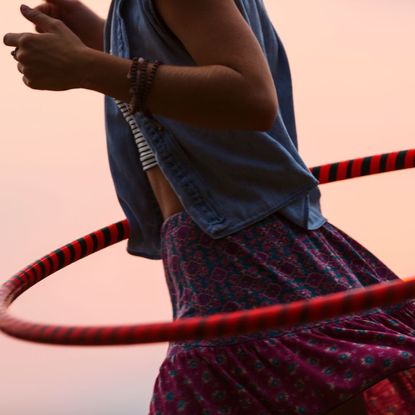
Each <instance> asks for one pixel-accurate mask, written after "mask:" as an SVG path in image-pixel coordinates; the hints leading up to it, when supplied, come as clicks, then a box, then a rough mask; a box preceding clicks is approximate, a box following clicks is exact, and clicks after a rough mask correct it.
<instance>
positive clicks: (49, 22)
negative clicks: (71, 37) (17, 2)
mask: <svg viewBox="0 0 415 415" xmlns="http://www.w3.org/2000/svg"><path fill="white" fill-rule="evenodd" d="M20 11H21V12H22V14H23V16H24V17H26V19H27V20H29V21H31V22H32V23H34V24H35V25H36V26H37V27H39V28H40V29H41V30H42V31H44V32H55V31H56V22H58V21H59V20H57V19H54V18H53V17H50V16H48V15H47V14H45V13H42V12H41V11H40V10H36V9H31V8H30V7H29V6H26V5H25V4H22V5H21V6H20Z"/></svg>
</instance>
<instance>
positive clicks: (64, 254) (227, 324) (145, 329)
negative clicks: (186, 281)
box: [0, 149, 415, 346]
mask: <svg viewBox="0 0 415 415" xmlns="http://www.w3.org/2000/svg"><path fill="white" fill-rule="evenodd" d="M413 167H415V149H411V150H405V151H398V152H394V153H386V154H380V155H375V156H370V157H364V158H358V159H353V160H347V161H342V162H338V163H333V164H326V165H322V166H317V167H313V168H311V169H310V171H311V173H312V174H313V175H314V176H315V177H316V179H317V180H319V182H320V184H324V183H329V182H334V181H340V180H345V179H350V178H355V177H360V176H367V175H372V174H378V173H383V172H390V171H395V170H402V169H409V168H413ZM129 232H130V230H129V225H128V222H127V220H126V219H124V220H123V221H120V222H117V223H114V224H112V225H109V226H106V227H104V228H101V229H99V230H97V231H95V232H92V233H90V234H88V235H86V236H84V237H82V238H79V239H77V240H75V241H73V242H71V243H69V244H66V245H64V246H63V247H61V248H59V249H56V250H55V251H53V252H51V253H50V254H48V255H45V256H44V257H42V258H41V259H39V260H38V261H35V262H33V263H32V264H30V265H28V266H27V267H25V268H24V269H22V270H21V271H19V272H18V273H17V274H15V275H13V276H12V277H11V278H10V279H9V280H7V281H6V282H5V283H4V284H3V285H2V286H1V288H0V330H1V331H3V332H4V333H5V334H8V335H10V336H13V337H16V338H19V339H22V340H28V341H32V342H37V343H49V344H62V345H85V346H86V345H89V346H94V345H95V346H104V345H122V344H137V343H141V344H142V343H156V342H164V341H183V340H194V339H202V338H204V339H207V338H213V337H222V336H229V335H238V334H245V333H252V332H256V331H259V330H265V329H276V328H282V327H287V326H295V325H301V324H305V323H311V322H317V321H321V320H326V319H329V318H333V317H337V316H341V315H345V314H350V313H356V312H360V311H364V310H368V309H371V308H375V307H380V306H388V305H393V304H399V303H402V302H404V301H405V300H410V299H413V298H414V297H415V276H414V277H412V278H410V279H408V280H406V281H393V282H386V283H381V284H376V285H372V286H370V287H366V288H357V289H352V290H348V291H342V292H338V293H334V294H329V295H324V296H320V297H315V298H312V299H310V300H305V301H304V300H303V301H295V302H293V303H290V304H283V305H273V306H268V307H263V308H257V309H253V310H243V311H236V312H231V313H220V314H215V315H211V316H208V317H192V318H186V319H180V320H176V321H174V322H162V323H150V324H138V325H121V326H59V325H47V324H38V323H34V322H29V321H24V320H21V319H17V318H15V317H13V316H12V315H10V314H9V313H8V311H7V309H8V307H9V306H10V305H11V304H12V303H13V301H14V300H15V299H16V298H17V297H19V296H20V295H21V294H22V293H24V292H25V291H26V290H28V289H29V288H30V287H32V286H33V285H35V284H36V283H38V282H39V281H41V280H43V279H44V278H46V277H48V276H49V275H51V274H53V273H55V272H56V271H58V270H60V269H62V268H64V267H66V266H68V265H69V264H72V263H74V262H76V261H78V260H79V259H81V258H84V257H86V256H88V255H91V254H93V253H94V252H97V251H99V250H101V249H103V248H106V247H108V246H111V245H113V244H115V243H117V242H120V241H122V240H124V239H126V238H128V237H129Z"/></svg>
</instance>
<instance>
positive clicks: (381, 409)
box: [150, 211, 415, 415]
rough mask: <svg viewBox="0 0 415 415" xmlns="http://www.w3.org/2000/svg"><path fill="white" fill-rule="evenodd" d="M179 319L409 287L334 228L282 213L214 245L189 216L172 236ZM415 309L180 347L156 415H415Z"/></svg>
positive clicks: (167, 368) (168, 259)
mask: <svg viewBox="0 0 415 415" xmlns="http://www.w3.org/2000/svg"><path fill="white" fill-rule="evenodd" d="M161 237H162V259H163V266H164V270H165V275H166V280H167V285H168V289H169V293H170V298H171V302H172V308H173V318H174V319H179V318H186V317H194V316H206V315H210V314H214V313H218V312H226V311H235V310H242V309H252V308H257V307H262V306H269V305H273V304H281V303H290V302H292V301H296V300H300V299H309V298H312V297H315V296H319V295H324V294H329V293H333V292H337V291H343V290H348V289H352V288H357V287H364V286H369V285H372V284H377V283H380V282H383V281H389V280H396V279H398V277H397V276H396V275H395V274H394V273H393V272H392V271H391V270H390V269H389V268H388V267H387V266H386V265H385V264H383V263H382V262H381V261H380V260H379V259H378V258H376V257H375V256H374V255H373V254H372V253H371V252H369V251H368V250H367V249H366V248H364V247H363V246H362V245H360V244H359V243H358V242H357V241H355V240H354V239H353V238H351V237H350V236H349V235H347V234H346V233H344V232H343V231H341V230H340V229H338V228H337V227H335V226H334V225H332V224H330V223H329V222H326V223H325V224H324V225H323V226H322V227H320V228H319V229H317V230H313V231H307V230H305V229H302V228H300V227H298V226H297V225H295V224H293V223H291V222H289V221H288V220H287V219H286V218H284V217H283V216H281V215H280V214H278V212H276V213H274V214H272V215H270V216H268V217H266V218H265V219H263V220H261V221H259V222H257V223H255V224H253V225H251V226H248V227H246V228H244V229H242V230H241V231H238V232H236V233H234V234H232V235H229V236H227V237H224V238H221V239H212V238H210V237H209V236H208V235H206V234H205V233H203V232H202V231H201V230H200V228H199V227H198V226H197V225H196V224H195V223H194V222H193V221H192V219H191V217H190V216H189V214H188V213H186V212H185V211H182V212H179V213H176V214H173V215H172V216H170V217H169V218H167V219H166V220H165V221H164V223H163V226H162V229H161ZM410 368H415V302H413V300H411V301H406V302H405V303H403V304H399V305H397V306H392V307H391V306H389V307H384V308H375V309H372V310H370V311H366V312H361V313H356V314H351V315H348V316H343V317H340V318H336V319H330V320H325V321H324V322H318V323H312V324H308V325H303V326H297V327H293V328H288V329H280V330H267V331H263V332H260V333H255V334H249V335H240V336H233V337H227V338H221V339H210V340H199V341H190V342H171V343H170V344H169V348H168V351H167V356H166V358H165V359H164V361H163V363H162V364H161V367H160V371H159V374H158V376H157V379H156V381H155V385H154V392H153V396H152V400H151V403H150V414H151V415H175V414H181V415H199V414H200V415H222V414H226V415H248V414H249V415H252V414H256V415H279V414H281V415H288V414H309V415H319V414H326V413H328V412H330V411H332V410H334V409H335V408H336V407H338V406H340V405H342V404H344V403H345V402H346V401H348V400H349V399H351V398H353V397H354V396H355V395H357V394H359V393H361V392H364V393H363V397H364V401H365V404H366V407H367V412H368V414H369V415H385V414H388V415H392V414H399V415H413V414H415V369H410Z"/></svg>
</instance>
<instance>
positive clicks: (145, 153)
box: [115, 99, 158, 171]
mask: <svg viewBox="0 0 415 415" xmlns="http://www.w3.org/2000/svg"><path fill="white" fill-rule="evenodd" d="M115 102H116V104H117V106H118V108H119V109H120V111H121V113H122V115H123V116H124V118H125V120H126V121H127V123H128V125H129V126H130V128H131V132H132V133H133V136H134V140H135V143H136V144H137V147H138V152H139V154H140V161H141V164H142V166H143V170H144V171H146V170H148V169H151V168H152V167H154V166H157V165H158V162H157V160H156V156H155V154H154V153H153V151H152V150H151V148H150V146H149V145H148V143H147V141H146V139H145V137H144V136H143V134H142V133H141V131H140V128H139V127H138V124H137V121H136V120H135V118H134V117H133V116H132V115H131V113H130V108H129V105H128V104H126V103H125V102H122V101H120V100H118V99H115Z"/></svg>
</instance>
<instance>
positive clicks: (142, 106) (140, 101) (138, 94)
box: [127, 57, 162, 118]
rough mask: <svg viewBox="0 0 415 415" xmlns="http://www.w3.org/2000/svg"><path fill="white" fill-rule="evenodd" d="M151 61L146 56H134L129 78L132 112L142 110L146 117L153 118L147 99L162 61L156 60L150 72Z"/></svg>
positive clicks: (130, 107)
mask: <svg viewBox="0 0 415 415" xmlns="http://www.w3.org/2000/svg"><path fill="white" fill-rule="evenodd" d="M149 63H150V62H149V61H148V60H147V59H144V58H141V57H140V58H136V57H135V58H133V62H132V64H131V67H130V70H129V72H128V75H127V77H128V79H129V80H130V94H131V101H130V105H129V109H130V114H133V113H135V112H142V113H143V114H144V115H145V116H146V117H150V118H152V114H151V112H150V111H149V110H148V109H147V108H146V100H147V97H148V94H149V92H150V89H151V86H152V84H153V81H154V77H155V74H156V72H157V69H158V68H159V66H160V65H162V62H160V61H157V60H156V61H154V62H152V63H153V66H152V68H151V70H150V74H148V65H149Z"/></svg>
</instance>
